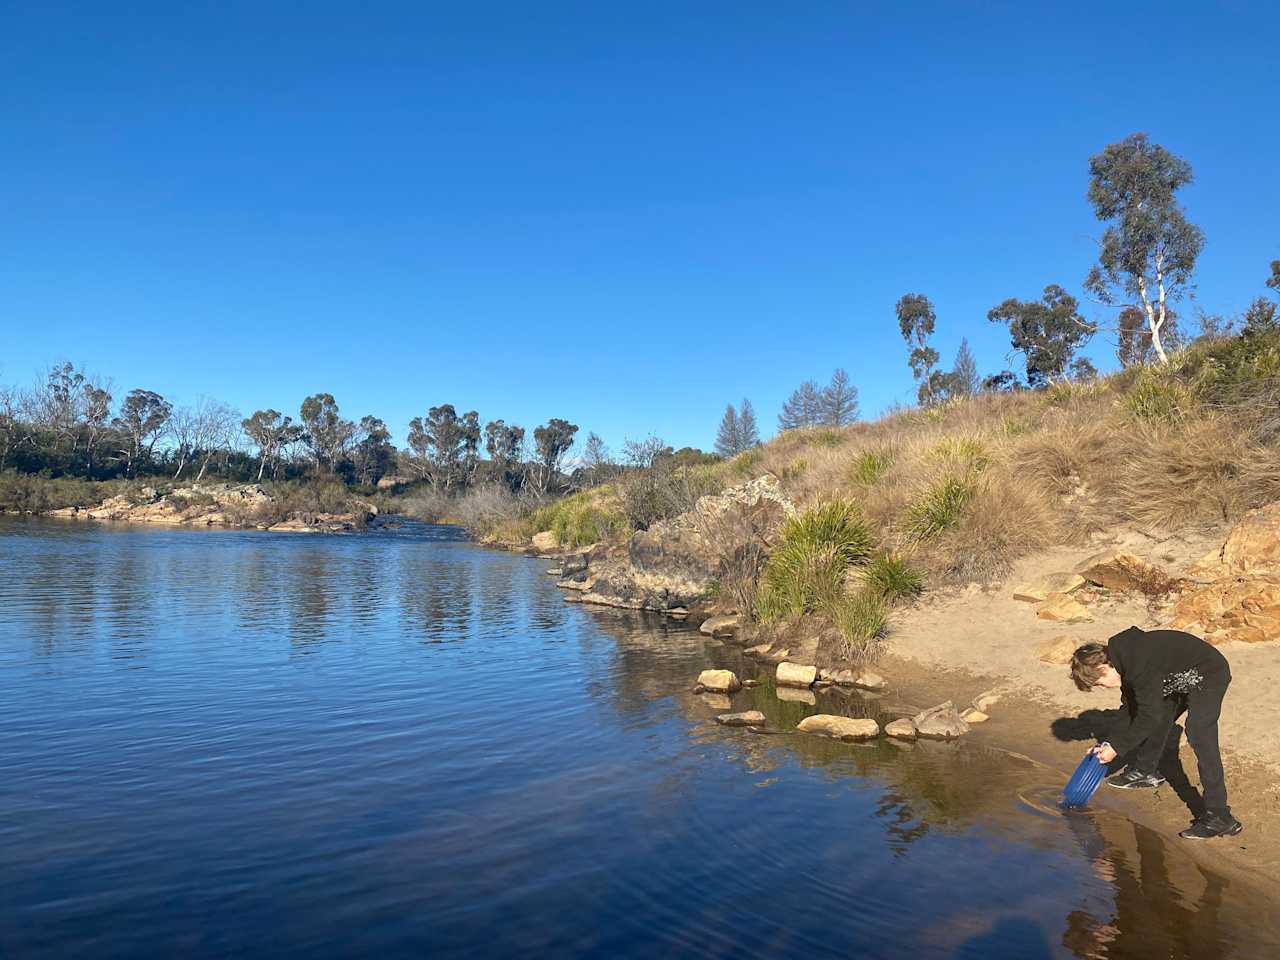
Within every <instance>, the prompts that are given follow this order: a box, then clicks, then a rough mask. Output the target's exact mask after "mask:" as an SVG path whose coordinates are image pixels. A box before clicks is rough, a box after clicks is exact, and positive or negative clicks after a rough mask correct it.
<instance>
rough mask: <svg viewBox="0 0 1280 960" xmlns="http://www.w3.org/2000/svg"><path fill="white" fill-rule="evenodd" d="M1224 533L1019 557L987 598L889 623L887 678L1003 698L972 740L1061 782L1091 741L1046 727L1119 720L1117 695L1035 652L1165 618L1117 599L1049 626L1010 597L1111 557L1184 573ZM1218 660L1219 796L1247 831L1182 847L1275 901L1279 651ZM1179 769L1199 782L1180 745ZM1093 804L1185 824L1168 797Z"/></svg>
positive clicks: (955, 600) (933, 599)
mask: <svg viewBox="0 0 1280 960" xmlns="http://www.w3.org/2000/svg"><path fill="white" fill-rule="evenodd" d="M1224 533H1225V531H1224V530H1218V529H1206V530H1201V531H1197V532H1195V533H1193V534H1190V535H1184V536H1180V537H1177V538H1160V539H1157V538H1153V537H1146V536H1143V535H1141V534H1136V533H1135V534H1128V535H1125V536H1124V537H1118V538H1115V539H1114V540H1111V541H1108V542H1107V543H1102V544H1099V545H1096V546H1094V548H1093V550H1092V551H1090V550H1087V549H1086V550H1062V551H1055V552H1053V553H1050V554H1041V555H1038V556H1034V557H1028V558H1027V559H1026V560H1025V561H1024V562H1023V563H1022V564H1020V565H1019V566H1018V568H1017V569H1016V570H1015V571H1014V572H1013V574H1012V575H1011V576H1010V577H1009V578H1008V579H1007V580H1006V581H1005V582H1004V583H1003V584H1001V585H998V586H996V587H992V588H988V589H978V588H975V587H970V588H968V589H961V590H952V591H947V592H940V593H937V594H933V595H930V596H928V597H926V598H925V599H924V600H922V601H921V602H920V603H919V604H918V605H917V606H916V607H914V608H912V609H910V610H908V611H905V612H903V613H902V614H901V615H899V616H897V617H895V620H894V623H893V629H892V634H891V636H890V639H889V641H888V643H887V652H886V656H885V658H884V661H883V662H884V667H885V672H886V673H887V674H888V675H889V676H891V677H893V678H894V685H895V687H899V688H901V689H910V690H912V692H913V695H914V694H915V691H916V690H922V691H927V692H928V693H929V694H930V695H932V696H936V697H937V698H939V699H947V698H952V699H955V700H956V701H957V703H960V704H965V703H967V702H968V700H969V699H970V698H972V697H973V696H975V695H976V694H978V693H981V692H984V691H986V690H990V689H993V688H994V689H997V690H1000V691H1002V692H1003V696H1002V699H1001V701H1000V703H999V704H998V705H996V706H994V707H992V708H991V710H990V715H991V720H990V721H988V722H987V723H984V724H981V725H979V726H977V727H975V728H974V731H973V733H972V734H971V737H973V738H974V739H975V740H977V741H979V742H985V743H987V744H990V745H993V746H998V747H1000V748H1002V749H1008V750H1012V751H1016V752H1018V753H1021V754H1025V755H1027V756H1029V757H1031V758H1032V759H1035V760H1037V761H1039V762H1042V763H1047V764H1050V765H1052V766H1055V767H1057V768H1058V769H1060V770H1061V771H1062V772H1063V775H1064V778H1065V775H1066V773H1067V772H1069V771H1070V770H1071V769H1072V768H1074V766H1075V764H1076V763H1077V762H1078V760H1079V759H1080V757H1081V755H1082V754H1083V753H1084V750H1085V749H1086V748H1087V746H1088V745H1089V744H1091V743H1092V740H1087V741H1085V740H1074V741H1073V740H1063V739H1062V736H1063V734H1065V733H1071V734H1075V735H1079V734H1080V733H1081V732H1082V731H1080V730H1079V729H1070V728H1071V724H1070V723H1069V722H1068V723H1062V722H1060V723H1058V724H1057V725H1056V728H1055V724H1054V721H1063V720H1067V721H1069V720H1070V719H1072V718H1076V717H1078V716H1079V715H1080V714H1081V713H1083V712H1084V711H1088V710H1107V709H1116V708H1117V707H1118V706H1119V692H1118V691H1114V692H1113V691H1107V692H1096V693H1081V692H1079V691H1077V690H1076V689H1075V687H1074V686H1073V685H1072V683H1071V680H1070V678H1069V676H1068V674H1067V668H1066V667H1064V666H1060V665H1052V664H1046V663H1043V662H1041V661H1040V659H1039V652H1040V647H1041V644H1042V643H1043V642H1044V641H1046V640H1049V639H1052V638H1053V637H1056V636H1059V635H1063V634H1069V635H1071V636H1073V637H1076V638H1078V639H1079V641H1080V642H1081V643H1084V642H1088V641H1091V640H1093V641H1100V642H1106V640H1107V639H1108V638H1109V637H1110V636H1112V635H1113V634H1115V633H1118V632H1119V631H1121V630H1123V629H1125V628H1126V627H1128V626H1131V625H1133V624H1137V625H1138V626H1141V627H1144V628H1147V629H1151V628H1154V627H1156V626H1163V625H1167V614H1168V611H1167V610H1165V609H1160V608H1155V609H1149V608H1148V606H1147V605H1146V604H1145V603H1143V602H1141V601H1138V600H1134V599H1131V598H1125V599H1120V600H1116V601H1109V602H1107V603H1105V604H1091V605H1090V612H1091V613H1092V614H1093V616H1094V620H1093V622H1089V623H1075V624H1062V623H1052V622H1046V621H1042V620H1038V619H1037V618H1036V615H1035V610H1034V607H1033V606H1032V605H1031V604H1028V603H1024V602H1021V601H1017V600H1014V599H1013V597H1012V594H1013V588H1014V587H1015V586H1016V585H1017V584H1019V583H1022V582H1024V581H1028V580H1032V579H1034V578H1035V577H1036V576H1038V575H1043V574H1045V573H1047V572H1049V571H1054V570H1070V569H1071V568H1072V567H1073V566H1074V565H1075V564H1076V563H1078V562H1079V561H1080V560H1081V559H1083V558H1084V557H1085V556H1087V555H1088V554H1089V553H1090V552H1096V551H1097V550H1101V549H1111V548H1113V547H1114V548H1116V549H1124V550H1128V551H1131V552H1133V553H1135V554H1137V555H1138V556H1140V557H1142V558H1143V559H1148V560H1151V561H1153V562H1157V563H1160V564H1161V565H1163V566H1164V567H1166V568H1167V569H1171V570H1174V571H1178V570H1182V569H1185V567H1186V566H1187V565H1189V564H1190V563H1191V562H1193V561H1194V560H1195V559H1196V558H1198V557H1200V556H1202V555H1203V554H1204V553H1205V552H1206V551H1207V550H1209V549H1210V548H1211V547H1215V546H1218V545H1220V544H1221V542H1222V537H1223V536H1224ZM1218 649H1219V650H1220V651H1221V652H1222V653H1223V655H1224V656H1226V658H1227V660H1228V661H1229V662H1230V663H1231V670H1232V676H1233V680H1232V684H1231V688H1230V690H1229V692H1228V694H1227V698H1226V701H1225V703H1224V705H1223V714H1222V721H1221V724H1220V728H1219V729H1220V732H1221V740H1222V747H1223V759H1224V763H1225V765H1226V770H1227V787H1228V790H1229V791H1230V796H1231V804H1232V808H1233V810H1234V812H1235V813H1236V815H1237V816H1238V817H1239V818H1240V819H1241V820H1242V821H1244V822H1245V832H1244V833H1243V834H1241V835H1240V836H1239V837H1236V838H1232V839H1229V840H1216V841H1213V842H1210V843H1196V844H1188V845H1189V846H1192V847H1194V850H1193V851H1192V852H1193V855H1194V856H1196V857H1197V858H1204V860H1205V862H1206V864H1207V865H1212V866H1213V867H1214V868H1215V869H1224V868H1229V869H1230V870H1231V871H1233V872H1238V873H1243V874H1248V875H1250V876H1251V877H1252V878H1253V879H1254V880H1256V881H1261V882H1267V883H1271V884H1275V887H1276V893H1277V894H1280V832H1277V831H1276V830H1275V829H1274V828H1273V827H1272V826H1271V824H1272V823H1273V822H1274V820H1275V816H1276V814H1278V813H1280V726H1278V724H1280V641H1276V642H1274V643H1261V644H1245V643H1228V644H1224V645H1222V646H1220V647H1219V648H1218ZM1182 758H1183V766H1184V768H1185V769H1186V771H1187V773H1188V775H1189V777H1190V780H1191V781H1192V783H1196V782H1197V776H1196V768H1195V759H1194V754H1193V753H1192V751H1191V750H1190V748H1189V747H1188V746H1186V744H1185V742H1184V744H1183V747H1182ZM1099 801H1100V802H1102V803H1105V804H1108V805H1113V806H1117V807H1120V808H1123V809H1124V811H1125V812H1126V813H1127V814H1128V815H1130V816H1132V817H1133V818H1134V819H1136V820H1139V821H1140V822H1144V823H1146V824H1147V825H1149V826H1151V827H1153V828H1154V829H1157V830H1159V831H1161V832H1164V833H1169V834H1173V833H1176V832H1177V831H1178V830H1180V829H1182V828H1183V827H1185V826H1186V824H1187V822H1188V820H1189V813H1188V810H1187V807H1186V806H1185V805H1184V804H1183V803H1182V801H1180V800H1179V798H1178V797H1177V796H1176V795H1175V793H1174V791H1173V790H1172V788H1170V787H1168V786H1166V787H1162V788H1160V789H1159V790H1158V791H1154V792H1148V791H1142V792H1138V791H1119V790H1114V789H1109V788H1104V791H1103V793H1101V794H1100V795H1099ZM1179 842H1185V841H1179Z"/></svg>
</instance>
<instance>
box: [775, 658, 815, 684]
mask: <svg viewBox="0 0 1280 960" xmlns="http://www.w3.org/2000/svg"><path fill="white" fill-rule="evenodd" d="M817 678H818V671H817V668H815V667H812V666H808V665H806V664H803V663H788V662H786V661H784V662H782V663H780V664H778V674H777V682H778V686H780V687H811V686H813V681H814V680H816V679H817Z"/></svg>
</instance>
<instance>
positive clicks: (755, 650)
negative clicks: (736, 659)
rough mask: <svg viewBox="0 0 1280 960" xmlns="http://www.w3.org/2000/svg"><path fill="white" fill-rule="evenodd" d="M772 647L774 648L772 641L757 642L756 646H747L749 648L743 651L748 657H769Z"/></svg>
mask: <svg viewBox="0 0 1280 960" xmlns="http://www.w3.org/2000/svg"><path fill="white" fill-rule="evenodd" d="M772 649H773V644H771V643H757V644H756V645H755V646H754V647H747V649H745V650H743V651H742V652H743V654H745V655H746V656H748V657H761V658H763V657H767V656H768V655H769V651H770V650H772Z"/></svg>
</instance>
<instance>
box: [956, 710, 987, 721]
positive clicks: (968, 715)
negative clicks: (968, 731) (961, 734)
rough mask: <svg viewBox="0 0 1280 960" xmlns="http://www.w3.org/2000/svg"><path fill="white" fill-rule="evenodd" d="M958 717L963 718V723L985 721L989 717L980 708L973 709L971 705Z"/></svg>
mask: <svg viewBox="0 0 1280 960" xmlns="http://www.w3.org/2000/svg"><path fill="white" fill-rule="evenodd" d="M960 719H961V720H963V721H964V722H965V723H968V724H975V723H986V722H987V721H988V720H990V719H991V718H990V717H989V716H987V715H986V714H985V713H983V712H982V711H981V710H975V709H974V708H973V707H969V708H968V709H967V710H965V711H964V713H962V714H960Z"/></svg>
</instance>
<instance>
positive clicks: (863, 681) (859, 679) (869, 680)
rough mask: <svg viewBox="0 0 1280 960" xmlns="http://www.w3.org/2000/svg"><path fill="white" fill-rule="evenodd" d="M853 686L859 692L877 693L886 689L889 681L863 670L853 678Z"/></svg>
mask: <svg viewBox="0 0 1280 960" xmlns="http://www.w3.org/2000/svg"><path fill="white" fill-rule="evenodd" d="M853 685H854V686H855V687H857V688H858V689H859V690H871V691H874V692H879V691H881V690H886V689H888V687H889V681H888V680H886V679H885V678H884V677H882V676H880V674H878V673H874V672H872V671H871V670H863V671H862V672H861V673H859V674H858V675H857V676H856V677H854V678H853Z"/></svg>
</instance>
